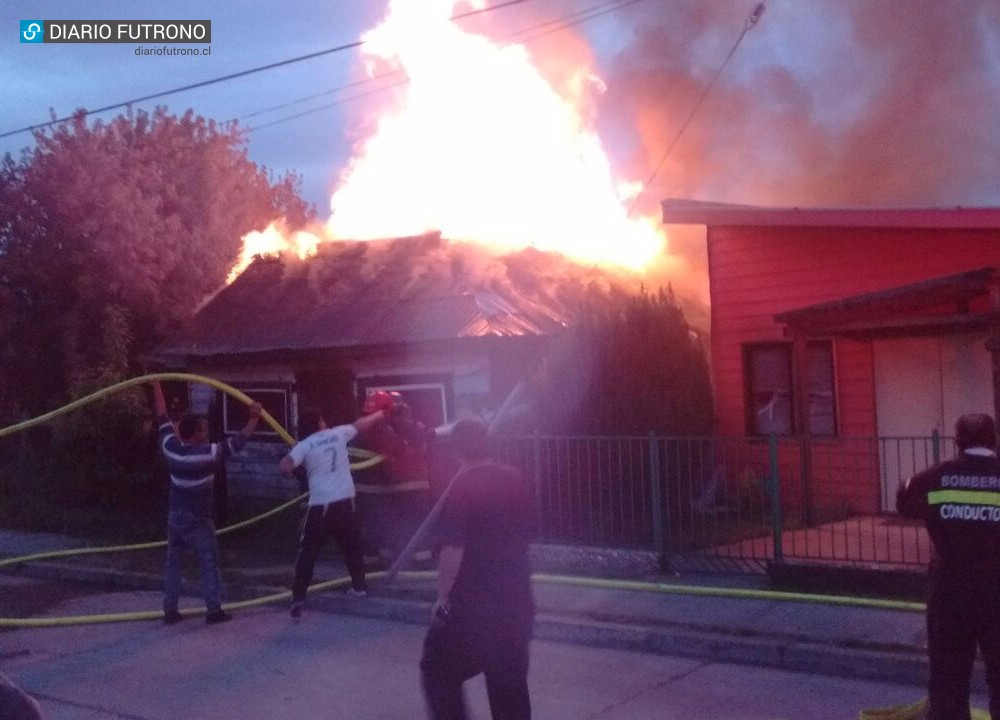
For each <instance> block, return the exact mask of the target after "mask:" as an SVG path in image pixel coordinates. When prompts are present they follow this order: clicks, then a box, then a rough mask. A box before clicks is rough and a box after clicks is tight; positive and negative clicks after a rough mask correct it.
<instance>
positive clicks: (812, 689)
mask: <svg viewBox="0 0 1000 720" xmlns="http://www.w3.org/2000/svg"><path fill="white" fill-rule="evenodd" d="M32 597H34V598H37V599H39V600H44V604H45V606H46V609H45V610H44V614H50V615H74V614H91V613H102V612H115V611H130V610H140V609H141V610H146V609H151V608H153V609H155V608H157V607H159V602H160V596H159V594H158V593H150V592H125V593H123V592H116V593H95V592H94V591H93V590H92V589H90V588H87V587H85V586H76V587H74V586H67V585H66V584H65V583H61V584H59V585H58V587H56V586H54V584H53V583H51V582H45V581H37V580H30V579H26V578H17V577H0V612H3V614H4V615H6V616H8V617H9V616H11V615H10V613H11V610H12V609H13V608H12V607H11V606H10V605H8V603H10V602H12V601H13V599H15V598H17V599H18V600H17V604H18V605H20V606H22V608H21V609H23V605H24V604H25V603H27V602H28V600H30V599H31V598H32ZM357 602H365V601H364V600H358V601H357ZM189 604H190V605H195V604H196V603H195V602H194V601H193V600H192V601H190V603H189ZM423 632H424V631H423V628H421V627H419V626H416V625H409V624H402V623H395V622H389V621H384V620H371V619H364V618H359V617H347V616H338V615H334V614H330V613H326V612H307V613H306V615H305V616H304V617H303V619H302V620H301V621H298V622H295V621H293V620H291V619H290V618H289V617H288V615H287V614H286V612H285V608H284V607H283V606H281V607H265V608H259V609H253V610H246V611H243V612H240V613H238V614H237V617H236V619H235V620H234V621H233V622H230V623H226V624H224V625H217V626H206V625H204V623H203V622H202V621H201V619H200V618H189V619H187V620H185V621H184V622H182V623H180V624H178V625H175V626H171V627H165V626H163V625H162V624H160V623H159V622H130V623H114V624H105V625H78V626H67V627H57V628H45V629H18V630H5V631H2V632H0V669H2V670H3V671H4V672H5V673H7V674H8V675H9V676H10V677H11V678H13V679H14V680H15V681H16V682H17V683H19V684H20V685H21V686H22V687H24V688H25V689H26V690H28V691H29V692H30V693H32V694H33V695H35V696H36V698H38V700H39V702H40V703H41V704H42V707H43V709H44V710H45V713H46V718H48V719H49V720H109V719H110V718H123V719H129V720H172V719H174V718H182V717H183V718H191V719H193V720H202V719H204V720H210V719H211V720H229V719H232V720H236V719H239V720H248V719H253V718H267V719H272V718H334V719H339V718H344V719H345V720H376V719H378V720H400V719H405V718H415V719H416V718H423V717H425V714H424V709H423V701H422V697H421V694H420V686H419V676H418V672H417V661H418V658H419V656H420V649H421V642H422V638H423ZM530 684H531V693H532V701H533V704H534V707H535V717H536V718H539V719H540V720H591V719H593V720H597V719H600V720H625V719H626V718H628V719H629V720H645V719H646V718H649V719H652V718H656V719H657V720H672V719H674V718H676V719H677V720H680V719H681V718H683V719H684V720H699V719H701V718H705V719H706V720H707V719H709V718H711V719H712V720H718V719H720V718H745V719H746V720H774V719H776V718H786V719H788V720H791V719H793V718H794V719H798V718H803V719H805V718H809V719H810V720H824V719H826V718H829V719H830V720H841V719H849V718H855V717H857V713H858V711H859V710H860V709H862V708H868V707H882V706H886V705H892V704H896V703H904V702H913V701H915V700H917V699H919V697H920V692H919V690H916V689H915V688H913V687H904V686H898V685H886V684H878V683H867V682H859V681H852V680H842V679H837V678H829V677H819V676H810V675H804V674H796V673H788V672H782V671H775V670H767V669H760V668H752V667H746V666H734V665H724V664H717V663H706V662H703V661H697V660H690V659H681V658H670V657H661V656H656V655H649V654H644V653H634V652H624V651H618V650H605V649H599V648H591V647H580V646H574V645H563V644H556V643H550V642H542V641H535V642H534V643H533V645H532V669H531V676H530ZM468 687H469V700H470V706H471V707H472V708H473V710H474V713H473V717H474V718H480V719H481V720H484V719H485V718H488V717H489V714H488V710H487V703H486V696H485V690H484V687H483V683H482V680H481V679H478V680H474V681H471V682H470V683H469V684H468ZM977 700H978V704H979V706H980V707H982V706H983V704H984V700H983V699H982V698H977Z"/></svg>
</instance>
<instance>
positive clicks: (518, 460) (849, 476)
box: [495, 434, 954, 571]
mask: <svg viewBox="0 0 1000 720" xmlns="http://www.w3.org/2000/svg"><path fill="white" fill-rule="evenodd" d="M495 451H496V455H497V458H498V459H499V460H501V461H502V462H506V463H509V464H511V465H514V466H516V467H519V468H520V469H521V470H522V471H523V472H524V473H525V474H526V475H527V476H528V477H530V478H532V479H533V480H534V486H535V491H536V499H537V503H538V508H539V511H540V517H541V523H542V539H543V540H546V541H551V542H559V543H574V544H585V545H595V546H601V547H612V548H638V549H646V550H653V551H655V552H657V553H659V554H660V555H661V556H663V557H665V558H667V559H668V560H669V562H670V563H671V564H672V565H674V566H683V567H687V568H697V569H710V570H739V571H760V570H763V569H764V568H766V566H767V564H768V563H769V562H771V561H789V560H795V561H806V562H812V563H832V564H839V565H855V566H857V565H878V566H918V565H925V564H926V563H928V562H929V561H930V542H929V539H928V537H927V534H926V532H925V530H924V529H923V527H922V525H921V524H920V523H914V522H912V521H909V520H905V519H903V518H900V517H899V516H898V515H896V514H895V512H894V502H895V489H896V486H897V485H898V483H899V481H900V480H901V479H903V478H906V477H909V476H911V475H913V474H914V473H916V472H919V471H920V470H923V469H924V468H926V467H929V466H930V465H932V464H934V463H935V462H936V461H938V460H939V459H940V458H944V457H950V456H951V455H953V454H954V444H953V441H952V440H951V439H950V438H941V437H937V436H931V437H909V438H901V437H894V438H888V437H882V438H831V439H810V440H802V439H798V438H776V437H771V438H721V437H712V438H675V437H658V436H655V435H653V434H650V435H648V436H640V437H565V436H559V437H557V436H543V435H535V436H531V437H504V438H497V439H496V440H495Z"/></svg>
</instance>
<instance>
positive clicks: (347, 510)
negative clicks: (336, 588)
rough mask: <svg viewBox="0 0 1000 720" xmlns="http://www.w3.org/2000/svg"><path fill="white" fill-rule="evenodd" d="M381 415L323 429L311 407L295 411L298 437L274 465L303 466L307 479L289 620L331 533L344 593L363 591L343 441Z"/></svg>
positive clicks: (287, 468) (283, 467)
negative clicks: (343, 569)
mask: <svg viewBox="0 0 1000 720" xmlns="http://www.w3.org/2000/svg"><path fill="white" fill-rule="evenodd" d="M384 417H385V412H384V411H382V410H379V411H378V412H375V413H372V414H371V415H365V416H363V417H360V418H358V419H357V420H356V421H355V422H354V423H352V424H350V425H338V426H336V427H332V428H328V427H327V426H326V421H325V420H324V419H323V415H322V414H321V413H320V411H319V410H318V409H316V408H307V409H305V410H303V411H302V413H301V414H300V415H299V437H300V438H302V440H300V441H299V442H298V443H297V444H296V445H295V447H293V448H292V449H291V451H290V452H289V453H288V455H286V456H285V457H283V458H282V459H281V462H280V464H279V467H280V468H281V470H282V471H283V472H285V473H287V474H291V473H292V471H293V470H294V469H295V468H296V467H298V466H299V465H302V466H304V467H305V470H306V474H307V475H308V477H309V506H308V509H307V511H306V517H305V520H304V522H303V523H302V534H301V536H300V538H299V552H298V556H297V557H296V559H295V581H294V582H293V584H292V606H291V609H290V610H289V613H290V614H291V616H292V617H293V618H298V617H300V616H301V615H302V607H303V604H304V602H305V598H306V590H308V588H309V583H310V582H312V577H313V569H314V568H315V565H316V558H317V556H318V555H319V552H320V550H322V549H323V546H324V545H325V544H326V541H327V540H328V539H329V538H330V537H331V536H333V538H334V539H335V540H336V541H337V544H338V545H339V546H340V549H341V552H342V553H343V555H344V563H345V564H346V565H347V571H348V572H349V573H350V574H351V589H350V590H349V592H350V593H352V594H354V595H366V594H367V585H366V582H365V566H364V560H363V559H362V557H361V544H360V542H359V537H358V535H359V534H358V528H357V526H356V523H355V520H354V479H353V478H352V477H351V461H350V458H349V457H348V455H347V443H349V442H350V441H351V440H353V439H354V437H355V436H356V435H357V434H358V433H361V432H364V431H365V430H367V429H369V428H371V427H372V426H374V425H375V424H376V423H378V422H379V421H381V420H382V419H384Z"/></svg>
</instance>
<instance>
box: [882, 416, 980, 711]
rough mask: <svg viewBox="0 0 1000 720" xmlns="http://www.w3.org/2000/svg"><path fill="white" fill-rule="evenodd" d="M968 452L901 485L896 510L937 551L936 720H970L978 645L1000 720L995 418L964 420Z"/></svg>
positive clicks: (933, 617)
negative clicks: (918, 522)
mask: <svg viewBox="0 0 1000 720" xmlns="http://www.w3.org/2000/svg"><path fill="white" fill-rule="evenodd" d="M955 442H956V444H957V445H958V448H959V450H960V451H961V452H960V454H959V456H958V457H956V458H955V459H953V460H949V461H947V462H944V463H941V464H939V465H935V466H934V467H932V468H930V469H928V470H925V471H923V472H922V473H919V474H918V475H915V476H914V477H913V478H911V479H910V480H909V481H907V482H905V483H903V484H902V485H900V488H899V492H898V494H897V496H896V507H897V509H898V510H899V512H900V513H901V514H902V515H905V516H907V517H912V518H920V519H922V520H924V522H925V523H926V524H927V532H928V534H929V535H930V538H931V542H932V543H933V545H934V558H933V560H932V561H931V574H930V595H929V597H928V600H927V639H928V652H929V655H930V687H929V690H930V692H929V699H930V714H929V718H930V719H931V720H968V718H969V679H970V676H971V674H972V663H973V659H974V658H975V653H976V644H977V642H978V644H979V648H980V650H981V652H982V656H983V660H984V662H985V664H986V680H987V683H988V685H989V693H990V714H991V715H992V717H997V718H1000V461H998V460H997V457H996V444H997V433H996V424H995V423H994V422H993V418H991V417H990V416H989V415H984V414H972V415H963V416H962V417H960V418H959V419H958V422H957V423H956V424H955Z"/></svg>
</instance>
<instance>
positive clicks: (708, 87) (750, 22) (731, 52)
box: [628, 2, 765, 215]
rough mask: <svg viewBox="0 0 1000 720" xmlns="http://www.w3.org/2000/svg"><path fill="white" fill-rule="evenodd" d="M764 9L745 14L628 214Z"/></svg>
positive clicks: (633, 208) (758, 6) (653, 178)
mask: <svg viewBox="0 0 1000 720" xmlns="http://www.w3.org/2000/svg"><path fill="white" fill-rule="evenodd" d="M764 10H765V6H764V3H763V2H760V3H757V6H756V7H755V8H754V9H753V11H752V12H751V13H750V15H749V16H747V19H746V22H745V23H744V24H743V31H742V32H741V33H740V35H739V37H737V38H736V42H735V43H733V47H732V48H731V49H730V50H729V54H728V55H726V59H725V60H723V61H722V64H721V65H719V69H718V70H716V71H715V75H713V76H712V79H711V81H710V82H709V83H708V85H706V86H705V89H704V90H702V92H701V96H700V97H699V98H698V100H697V102H695V104H694V107H693V108H691V112H690V113H688V116H687V118H686V119H685V120H684V122H683V123H681V127H680V129H679V130H678V131H677V134H676V135H674V139H673V140H671V141H670V144H669V145H668V146H667V149H666V150H664V152H663V155H662V156H661V157H660V161H659V162H658V163H656V167H655V168H653V172H652V173H651V174H650V176H649V179H648V180H646V182H645V184H643V186H642V188H641V189H640V190H639V192H638V193H637V194H636V196H635V198H633V200H632V204H631V205H629V208H628V215H631V214H632V211H633V210H635V206H636V205H637V204H638V203H639V199H640V198H641V197H642V195H643V193H644V192H646V189H647V188H649V186H650V185H652V183H653V180H655V179H656V175H657V174H658V173H659V172H660V168H662V167H663V163H664V162H666V160H667V157H669V156H670V153H671V152H672V151H673V149H674V146H675V145H677V141H678V140H680V139H681V135H683V134H684V131H685V130H687V126H688V125H690V124H691V120H692V119H693V118H694V116H695V113H697V112H698V108H700V107H701V104H702V103H703V102H704V101H705V98H706V97H708V94H709V93H710V92H711V91H712V88H713V87H714V86H715V81H716V80H718V79H719V76H720V75H722V71H723V70H724V69H725V68H726V65H727V64H728V63H729V59H730V58H732V56H733V55H734V54H735V53H736V48H738V47H739V46H740V43H741V42H743V38H744V37H745V36H746V34H747V33H748V32H750V29H751V28H752V27H753V26H754V25H756V24H757V21H759V20H760V16H761V15H763V14H764Z"/></svg>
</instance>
